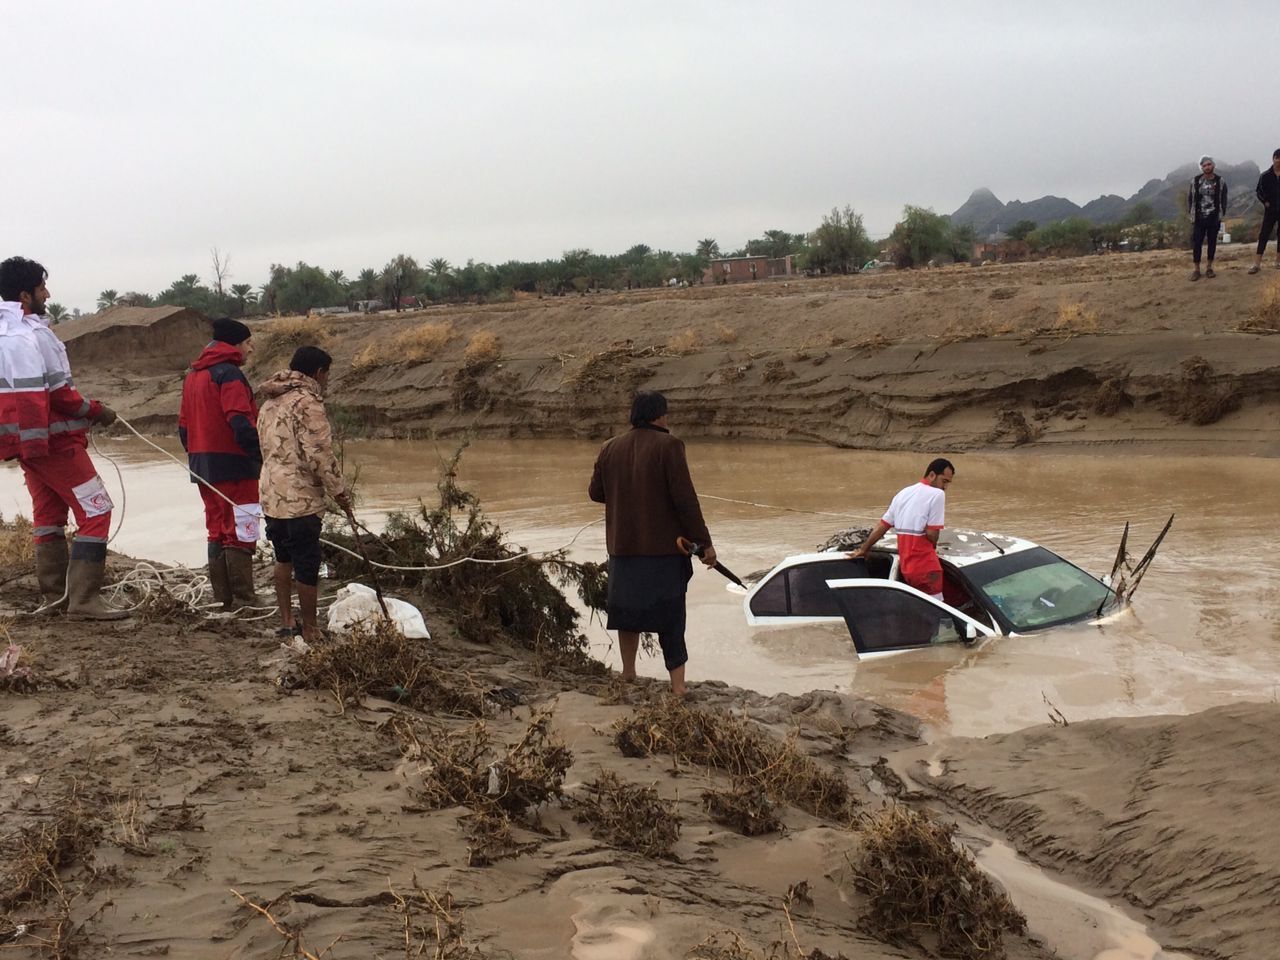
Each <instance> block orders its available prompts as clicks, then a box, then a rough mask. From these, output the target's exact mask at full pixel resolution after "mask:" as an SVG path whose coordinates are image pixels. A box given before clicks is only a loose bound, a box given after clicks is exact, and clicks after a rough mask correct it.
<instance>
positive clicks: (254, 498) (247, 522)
mask: <svg viewBox="0 0 1280 960" xmlns="http://www.w3.org/2000/svg"><path fill="white" fill-rule="evenodd" d="M196 486H198V487H199V488H200V499H201V500H203V501H204V526H205V530H206V531H207V532H208V535H209V542H210V543H216V544H220V545H221V546H224V547H239V548H240V549H241V550H253V549H255V548H256V547H257V546H258V533H259V530H260V528H261V526H262V505H261V504H260V503H258V481H257V480H256V479H253V478H250V479H248V480H223V481H222V482H221V483H215V484H214V486H215V487H217V488H218V490H219V491H221V492H222V493H223V494H224V495H225V496H226V497H227V498H228V499H230V500H231V501H232V502H233V503H235V504H236V506H234V507H233V506H232V505H231V504H230V503H227V501H226V500H223V499H222V497H220V496H218V494H216V493H214V492H213V491H212V490H210V489H209V488H208V487H206V486H205V485H204V484H203V483H200V484H196Z"/></svg>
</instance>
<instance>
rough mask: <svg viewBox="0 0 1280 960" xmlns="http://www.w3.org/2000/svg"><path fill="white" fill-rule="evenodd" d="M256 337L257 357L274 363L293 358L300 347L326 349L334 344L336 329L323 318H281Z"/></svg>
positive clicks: (265, 327) (268, 325)
mask: <svg viewBox="0 0 1280 960" xmlns="http://www.w3.org/2000/svg"><path fill="white" fill-rule="evenodd" d="M255 337H256V339H255V341H254V342H255V343H256V344H257V348H258V353H257V355H258V357H260V358H261V359H262V360H266V361H275V360H279V359H281V358H287V357H289V356H292V354H293V351H294V350H296V349H297V348H298V347H305V346H313V347H327V346H328V345H329V344H330V343H331V342H332V341H333V327H332V326H330V325H329V323H328V322H327V321H326V320H324V319H322V318H320V317H309V316H308V317H278V318H277V319H275V320H270V321H268V322H267V323H266V325H265V326H263V327H262V328H261V329H260V330H259V331H258V332H257V334H255Z"/></svg>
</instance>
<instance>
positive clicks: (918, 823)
mask: <svg viewBox="0 0 1280 960" xmlns="http://www.w3.org/2000/svg"><path fill="white" fill-rule="evenodd" d="M955 832H956V827H955V824H951V823H942V822H940V821H938V820H934V819H932V818H931V817H928V816H925V815H924V814H921V813H915V812H914V811H911V810H908V809H906V808H904V807H900V806H897V805H894V806H891V807H888V808H886V809H885V810H883V811H881V812H880V813H878V814H876V815H875V816H874V817H870V818H869V819H868V820H867V821H866V823H865V825H864V826H863V846H862V850H861V853H860V854H859V857H858V859H857V862H856V863H854V864H853V869H854V886H855V887H856V888H857V889H858V890H859V891H861V892H862V893H865V894H867V896H868V897H869V898H870V912H869V913H868V914H867V915H866V916H865V917H863V918H862V922H861V924H860V926H861V927H862V929H864V930H866V931H867V932H868V933H870V934H871V935H872V936H875V937H877V938H879V939H881V940H885V941H887V942H889V943H898V944H900V943H918V942H919V940H920V937H921V934H922V932H923V933H925V935H927V936H929V937H931V938H933V939H936V946H937V953H938V954H940V955H941V956H944V957H957V958H960V960H999V958H1002V957H1004V955H1005V953H1004V933H1005V932H1006V931H1007V932H1010V933H1021V932H1022V931H1023V930H1025V929H1026V918H1025V917H1023V915H1022V914H1021V913H1020V912H1019V911H1018V909H1017V908H1016V907H1014V905H1013V903H1012V902H1010V900H1009V897H1008V896H1007V895H1006V894H1005V893H1004V892H1003V891H1002V890H1000V889H999V888H997V887H996V885H995V884H994V883H993V882H992V881H991V879H990V878H989V877H988V876H987V875H986V874H985V873H983V872H982V870H981V869H980V868H979V867H978V865H977V863H976V862H975V861H974V859H973V856H972V855H971V854H970V853H969V852H968V850H966V849H964V848H963V847H961V846H959V845H958V844H957V842H956V839H955Z"/></svg>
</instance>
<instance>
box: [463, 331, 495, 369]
mask: <svg viewBox="0 0 1280 960" xmlns="http://www.w3.org/2000/svg"><path fill="white" fill-rule="evenodd" d="M501 357H502V343H501V341H500V340H499V339H498V337H497V334H494V333H492V332H490V331H488V330H478V331H476V332H475V333H474V334H472V336H471V339H470V340H469V341H467V346H466V349H465V350H463V351H462V359H463V360H465V361H466V363H467V365H468V366H473V367H486V366H488V365H489V364H491V363H496V362H497V361H498V360H499V359H500V358H501Z"/></svg>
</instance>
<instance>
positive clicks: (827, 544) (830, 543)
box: [816, 527, 871, 553]
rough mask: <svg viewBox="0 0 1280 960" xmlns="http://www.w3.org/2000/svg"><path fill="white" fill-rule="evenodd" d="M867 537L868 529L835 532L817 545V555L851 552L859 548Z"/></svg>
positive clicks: (853, 528) (858, 528) (847, 529)
mask: <svg viewBox="0 0 1280 960" xmlns="http://www.w3.org/2000/svg"><path fill="white" fill-rule="evenodd" d="M869 536H871V528H870V527H848V528H846V529H844V530H837V531H836V532H835V533H833V534H832V535H831V536H829V537H827V539H826V540H824V541H823V542H822V543H820V544H818V546H817V548H816V549H817V550H818V552H819V553H825V552H826V551H828V550H853V549H854V548H855V547H858V546H861V545H862V544H863V543H864V542H865V541H866V539H867V537H869Z"/></svg>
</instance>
